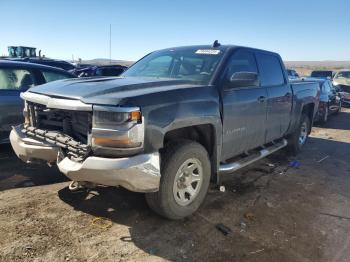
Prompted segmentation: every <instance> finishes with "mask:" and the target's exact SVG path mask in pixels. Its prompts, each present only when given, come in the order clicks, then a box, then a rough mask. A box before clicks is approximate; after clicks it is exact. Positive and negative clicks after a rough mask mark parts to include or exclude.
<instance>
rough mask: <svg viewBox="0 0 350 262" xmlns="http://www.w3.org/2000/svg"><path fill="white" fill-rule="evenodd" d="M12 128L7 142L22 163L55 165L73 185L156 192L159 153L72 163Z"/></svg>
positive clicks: (58, 150) (57, 150)
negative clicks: (78, 183) (76, 182)
mask: <svg viewBox="0 0 350 262" xmlns="http://www.w3.org/2000/svg"><path fill="white" fill-rule="evenodd" d="M22 129H23V126H22V125H20V126H17V127H14V128H13V130H12V131H11V134H10V141H11V145H12V147H13V150H14V151H15V153H16V155H17V156H18V157H19V158H20V159H21V160H23V161H24V162H32V161H35V160H43V161H46V162H49V163H53V162H56V161H57V166H58V168H59V170H60V171H61V172H62V173H64V174H65V175H66V176H67V177H69V178H70V179H71V180H73V181H82V182H83V181H87V182H92V183H95V184H101V185H107V186H122V187H124V188H126V189H128V190H130V191H134V192H156V191H158V190H159V183H160V162H159V153H158V152H156V153H151V154H140V155H136V156H132V157H125V158H103V157H97V156H89V157H87V158H86V159H85V160H84V161H82V162H76V161H73V160H71V159H70V158H68V157H65V156H63V155H62V154H61V153H60V149H59V147H58V146H54V145H51V144H49V143H47V142H41V141H38V140H36V139H32V138H30V137H28V136H26V135H25V134H23V133H22V131H21V130H22Z"/></svg>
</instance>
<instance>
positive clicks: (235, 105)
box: [221, 49, 267, 160]
mask: <svg viewBox="0 0 350 262" xmlns="http://www.w3.org/2000/svg"><path fill="white" fill-rule="evenodd" d="M237 72H254V73H258V69H257V64H256V60H255V56H254V53H253V52H252V51H250V50H249V49H238V50H236V51H234V53H233V54H232V56H231V58H230V59H229V62H228V65H227V68H226V70H225V72H224V81H228V79H229V78H230V77H231V76H232V75H233V74H234V73H237ZM266 96H267V93H266V88H264V87H261V86H250V87H241V88H240V87H236V88H225V87H224V85H223V87H222V101H223V147H222V153H221V155H222V159H221V160H227V159H229V158H231V157H233V156H236V155H238V154H240V153H243V152H245V151H247V150H249V149H253V148H255V147H257V146H260V145H262V144H264V142H265V121H266Z"/></svg>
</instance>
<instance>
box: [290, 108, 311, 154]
mask: <svg viewBox="0 0 350 262" xmlns="http://www.w3.org/2000/svg"><path fill="white" fill-rule="evenodd" d="M310 125H311V122H310V118H309V116H308V115H306V114H305V113H303V114H302V115H301V118H300V123H299V125H298V128H297V129H296V130H295V131H294V133H293V134H292V135H291V136H290V137H289V138H288V146H287V149H288V151H289V152H290V153H292V154H293V155H296V154H298V153H299V152H300V150H301V148H302V147H303V145H304V144H305V143H306V140H307V138H308V136H309V130H310ZM305 132H306V133H305ZM302 135H303V140H302V141H301V140H300V138H301V137H302ZM304 136H305V137H304Z"/></svg>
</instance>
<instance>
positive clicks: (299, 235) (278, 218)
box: [0, 109, 350, 262]
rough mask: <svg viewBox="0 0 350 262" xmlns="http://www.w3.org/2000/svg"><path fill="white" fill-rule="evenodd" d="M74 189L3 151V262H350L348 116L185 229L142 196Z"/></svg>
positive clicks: (233, 184)
mask: <svg viewBox="0 0 350 262" xmlns="http://www.w3.org/2000/svg"><path fill="white" fill-rule="evenodd" d="M322 159H323V160H322ZM294 160H298V161H299V162H297V163H299V164H300V166H299V167H289V164H290V163H291V161H294ZM320 160H322V161H320ZM67 185H68V181H67V180H66V179H65V177H64V176H62V175H61V174H59V172H58V171H57V169H56V168H49V167H47V166H41V165H33V166H30V165H25V164H23V163H21V162H20V161H19V160H18V159H17V158H16V157H15V156H14V155H13V153H12V151H11V149H10V147H9V146H2V147H0V232H1V234H0V261H96V260H99V261H101V260H103V261H139V260H142V261H163V260H171V261H204V260H206V261H207V260H210V261H262V262H263V261H344V262H345V261H349V257H350V234H349V233H350V201H349V199H350V110H349V109H344V110H343V112H341V113H340V114H339V115H337V116H333V117H331V118H330V122H329V123H328V124H327V125H326V126H322V127H316V128H314V129H313V132H312V135H311V138H310V139H309V141H308V143H307V145H306V146H305V149H304V150H303V152H302V153H301V154H300V155H298V156H297V157H296V158H293V157H290V156H288V155H286V154H285V153H284V152H277V153H275V154H274V155H272V156H270V157H269V158H267V159H264V160H262V161H260V162H259V163H257V164H255V165H254V166H250V167H249V168H246V169H244V170H242V171H240V172H238V173H236V174H234V175H229V176H227V177H226V179H225V182H224V185H225V187H226V191H225V192H220V191H218V190H217V189H216V188H215V187H214V186H212V188H211V189H210V191H209V194H208V196H207V198H206V200H205V202H204V204H203V205H202V207H201V208H200V209H199V211H198V212H196V213H195V214H194V215H192V216H191V217H189V218H187V219H184V220H182V221H168V220H165V219H163V218H161V217H159V216H157V215H155V214H154V213H153V212H152V211H150V210H149V209H148V207H147V205H146V202H145V200H144V196H143V195H142V194H136V193H131V192H128V191H126V190H123V189H120V188H110V187H99V188H96V189H94V190H90V191H89V192H87V191H80V192H75V193H72V192H70V191H69V190H68V189H67ZM218 223H222V224H223V225H225V226H226V227H228V228H229V229H230V230H231V232H230V233H229V234H228V235H224V234H223V233H222V232H220V231H219V230H218V229H217V228H216V225H217V224H218Z"/></svg>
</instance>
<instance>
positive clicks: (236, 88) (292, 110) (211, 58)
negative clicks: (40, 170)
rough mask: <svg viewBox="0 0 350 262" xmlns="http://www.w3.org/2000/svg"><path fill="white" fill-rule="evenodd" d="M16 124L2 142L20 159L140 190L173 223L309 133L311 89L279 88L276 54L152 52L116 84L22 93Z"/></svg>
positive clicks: (79, 83) (233, 49) (227, 49)
mask: <svg viewBox="0 0 350 262" xmlns="http://www.w3.org/2000/svg"><path fill="white" fill-rule="evenodd" d="M22 98H23V99H24V100H25V109H24V115H25V123H24V124H23V125H20V126H17V127H14V128H13V130H12V132H11V135H10V140H11V144H12V147H13V149H14V151H15V152H16V154H17V155H18V157H19V158H21V159H22V160H23V161H25V162H33V161H36V160H44V161H46V162H48V163H50V164H53V163H57V165H58V168H59V169H60V170H61V171H62V172H63V173H64V174H65V175H66V176H68V177H69V178H70V179H71V180H73V181H75V183H78V184H79V185H81V186H84V185H85V186H87V185H91V184H94V185H95V184H100V185H109V186H122V187H125V188H127V189H129V190H131V191H136V192H145V193H146V194H145V195H146V199H147V202H148V204H149V206H150V207H151V208H152V209H153V210H154V211H156V212H157V213H158V214H160V215H162V216H165V217H167V218H170V219H180V218H183V217H186V216H188V215H190V214H192V213H193V212H194V211H196V209H197V208H198V207H199V206H200V204H201V203H202V202H203V200H204V198H205V195H206V193H207V190H208V186H209V182H210V180H212V181H216V182H217V183H220V177H221V176H222V175H223V174H226V173H227V174H228V173H232V172H233V171H235V170H238V169H239V168H241V167H243V166H246V165H248V164H250V163H252V162H254V161H256V160H258V159H260V158H262V157H265V156H266V155H268V154H270V153H272V152H275V151H277V150H279V149H281V148H283V147H286V146H287V147H289V150H291V151H292V152H294V153H296V152H297V151H299V150H300V148H301V147H302V146H303V145H304V143H305V141H306V139H307V136H308V134H309V133H310V131H311V126H312V121H313V118H314V115H315V113H316V112H317V107H318V98H319V87H318V84H317V83H313V82H306V81H304V82H293V83H290V82H289V81H288V76H287V73H286V70H285V68H284V65H283V62H282V60H281V57H280V56H279V55H278V54H276V53H272V52H267V51H263V50H258V49H252V48H247V47H239V46H228V45H227V46H226V45H225V46H224V45H220V44H218V43H217V42H216V43H215V44H214V45H213V46H209V45H206V46H189V47H178V48H169V49H165V50H161V51H156V52H153V53H151V54H149V55H147V56H145V57H144V58H142V59H141V60H139V61H138V62H137V63H135V64H134V65H133V66H132V67H131V68H130V69H128V70H127V71H126V72H125V73H123V74H122V76H121V77H117V78H98V79H72V80H62V81H56V82H53V83H48V84H45V85H42V86H38V87H34V88H32V89H30V90H29V91H27V92H25V93H22Z"/></svg>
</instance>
